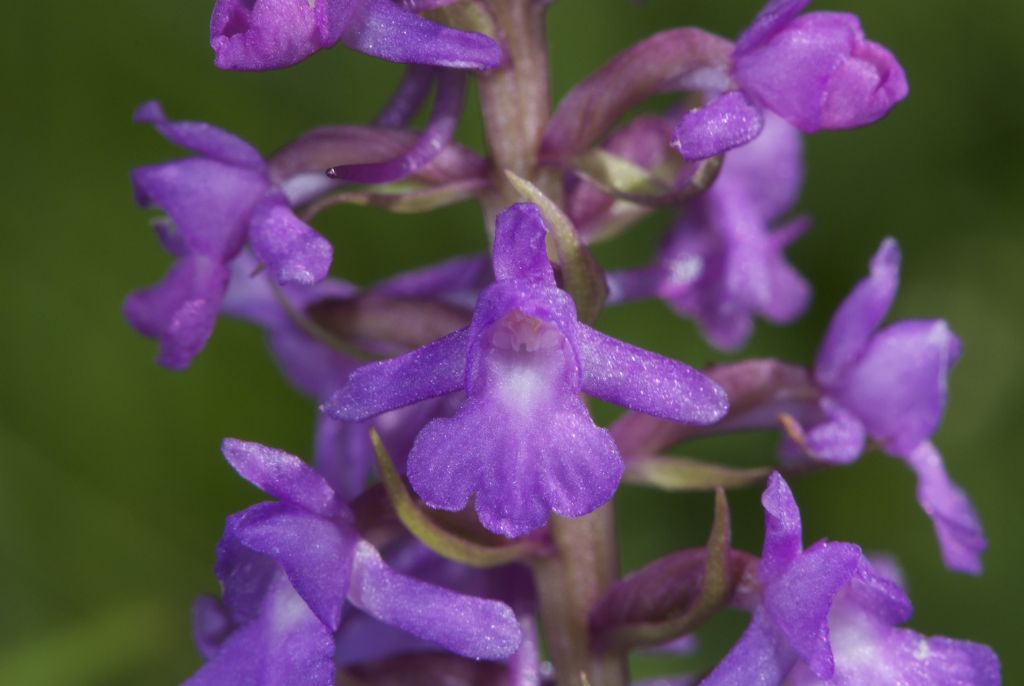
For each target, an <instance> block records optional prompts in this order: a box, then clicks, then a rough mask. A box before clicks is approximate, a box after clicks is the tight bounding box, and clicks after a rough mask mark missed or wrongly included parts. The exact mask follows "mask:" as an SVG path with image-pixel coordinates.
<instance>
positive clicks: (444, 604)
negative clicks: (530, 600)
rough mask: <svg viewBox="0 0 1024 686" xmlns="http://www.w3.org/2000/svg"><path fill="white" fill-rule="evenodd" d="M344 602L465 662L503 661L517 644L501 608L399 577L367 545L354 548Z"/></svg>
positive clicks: (508, 614)
mask: <svg viewBox="0 0 1024 686" xmlns="http://www.w3.org/2000/svg"><path fill="white" fill-rule="evenodd" d="M348 597H349V600H350V601H351V602H352V604H353V605H355V606H356V607H358V608H360V609H362V610H363V611H365V612H366V613H368V614H370V615H371V616H373V617H376V618H377V619H379V620H380V621H382V622H386V623H388V624H391V625H394V626H397V627H399V628H400V629H403V630H404V631H407V632H409V633H410V634H413V635H414V636H417V637H419V638H422V639H425V640H428V641H433V642H435V643H437V644H439V645H441V646H442V647H444V648H446V649H448V650H451V651H452V652H455V653H458V654H459V655H464V656H466V657H471V658H475V659H485V660H497V659H503V658H506V657H508V656H510V655H512V654H513V653H515V651H516V649H517V648H518V647H519V643H520V641H521V640H522V634H521V632H520V629H519V624H518V622H517V621H516V617H515V614H513V612H512V610H511V608H509V607H508V605H506V604H505V603H501V602H498V601H495V600H485V599H483V598H476V597H473V596H467V595H462V594H461V593H455V592H454V591H449V590H447V589H444V588H441V587H440V586H434V585H433V584H429V583H426V582H423V581H419V580H417V579H412V578H410V577H407V576H404V575H402V574H399V573H398V572H396V571H394V570H393V569H391V568H390V567H388V566H387V565H386V564H385V563H384V561H383V560H382V559H381V557H380V554H379V553H378V552H377V550H376V549H375V548H374V547H373V546H372V545H370V544H369V543H367V542H366V541H362V542H360V543H359V544H358V545H357V546H356V553H355V564H354V565H353V569H352V584H351V586H350V587H349V594H348Z"/></svg>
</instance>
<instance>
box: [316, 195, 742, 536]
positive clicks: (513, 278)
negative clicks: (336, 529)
mask: <svg viewBox="0 0 1024 686" xmlns="http://www.w3.org/2000/svg"><path fill="white" fill-rule="evenodd" d="M546 233H547V227H546V226H545V225H544V222H543V220H542V219H541V216H540V212H539V210H538V209H537V208H536V207H535V206H533V205H529V204H520V205H514V206H513V207H511V208H509V209H507V210H505V211H504V212H503V213H501V215H499V217H498V221H497V230H496V234H495V245H494V256H493V266H494V274H495V277H496V278H497V281H496V283H494V284H493V285H491V286H490V287H489V288H487V290H485V291H484V292H483V293H482V294H481V296H480V299H479V300H478V302H477V306H476V311H475V313H474V315H473V320H472V323H471V325H470V326H469V327H468V328H465V329H460V330H459V331H456V332H455V333H453V334H451V335H449V336H446V337H445V338H442V339H440V340H438V341H435V342H434V343H431V344H430V345H427V346H425V347H423V348H421V349H419V350H416V351H413V352H411V353H408V354H406V355H402V356H399V357H396V358H393V359H391V360H386V361H383V362H377V363H374V364H370V365H366V366H365V367H362V368H360V369H358V370H356V372H355V373H353V375H352V376H351V377H350V378H349V380H348V382H347V383H346V385H345V386H344V387H343V388H341V389H340V390H339V391H338V392H337V393H336V394H335V395H334V397H332V398H331V400H330V402H328V403H327V404H326V405H325V406H324V410H325V411H326V412H329V413H330V414H331V415H333V416H334V417H337V418H339V419H342V420H347V421H359V420H362V419H365V418H368V417H371V416H373V415H376V414H379V413H381V412H385V411H387V410H391V409H394V408H396V407H402V406H405V405H409V404H412V403H415V402H418V401H420V400H423V399H424V398H430V397H437V396H440V395H444V394H448V393H453V392H455V391H459V390H464V391H465V393H466V401H465V403H463V405H462V406H461V408H460V409H459V411H458V413H457V414H456V415H455V417H453V418H450V419H444V418H443V419H435V420H434V421H432V422H431V423H430V424H428V425H427V427H426V428H425V429H424V430H423V431H421V432H420V434H419V435H418V436H417V438H416V442H415V443H414V445H413V448H412V451H411V453H410V454H409V462H408V475H409V479H410V482H411V483H412V486H413V488H414V489H415V491H416V492H417V493H418V494H419V496H420V497H421V498H422V499H423V500H424V502H425V503H426V504H427V505H429V506H430V507H434V508H438V509H443V510H453V511H454V510H461V509H463V508H464V507H466V505H467V503H468V502H469V499H470V497H471V496H473V495H474V494H476V511H477V514H478V515H479V517H480V521H481V522H482V523H483V525H484V526H485V527H487V528H488V529H490V530H491V531H494V532H496V533H499V534H502V535H504V536H508V537H513V536H516V535H519V534H522V533H525V532H527V531H530V530H532V529H535V528H537V527H539V526H541V525H542V524H544V523H545V522H546V521H547V518H548V516H549V514H550V513H551V512H555V513H556V514H559V515H562V516H566V517H578V516H581V515H584V514H586V513H588V512H591V511H592V510H594V509H596V508H597V507H599V506H600V505H602V504H603V503H605V502H607V501H608V499H609V498H611V496H612V494H613V493H614V492H615V489H616V487H617V486H618V483H619V479H620V477H621V475H622V469H623V465H622V458H621V457H620V455H619V452H618V449H617V448H616V447H615V444H614V442H613V441H612V439H611V436H610V435H609V434H608V432H607V431H605V430H604V429H601V428H598V427H597V426H595V425H594V423H593V421H592V420H591V418H590V415H589V413H588V412H587V409H586V406H585V405H584V404H583V402H582V400H580V398H579V393H580V392H581V391H583V392H586V393H589V394H590V395H593V396H595V397H598V398H601V399H604V400H608V401H610V402H614V403H617V404H619V405H623V406H625V407H629V408H631V409H634V410H637V411H640V412H645V413H648V414H653V415H656V416H659V417H664V418H666V419H671V420H674V421H679V422H687V423H697V424H707V423H711V422H714V421H716V420H717V419H719V418H720V417H721V416H722V415H723V414H724V412H725V410H726V402H727V401H726V398H725V395H724V393H723V391H722V390H721V389H720V388H719V387H718V386H717V385H715V384H714V383H713V382H711V381H710V380H709V379H707V378H706V377H705V376H703V375H702V374H700V373H699V372H697V371H696V370H694V369H692V368H691V367H688V366H686V365H684V364H682V363H680V362H676V361H673V360H669V359H666V358H664V357H661V356H660V355H656V354H654V353H650V352H647V351H644V350H641V349H639V348H635V347H633V346H631V345H628V344H626V343H623V342H620V341H617V340H615V339H612V338H609V337H607V336H605V335H603V334H601V333H599V332H597V331H595V330H594V329H591V328H590V327H588V326H586V325H584V324H582V323H580V322H579V321H577V319H576V312H575V307H574V306H573V302H572V300H571V298H570V297H569V295H568V294H567V293H566V292H565V291H562V290H560V289H558V288H557V286H556V285H555V278H554V272H553V270H552V267H551V263H550V262H549V261H548V257H547V252H546V247H545V235H546Z"/></svg>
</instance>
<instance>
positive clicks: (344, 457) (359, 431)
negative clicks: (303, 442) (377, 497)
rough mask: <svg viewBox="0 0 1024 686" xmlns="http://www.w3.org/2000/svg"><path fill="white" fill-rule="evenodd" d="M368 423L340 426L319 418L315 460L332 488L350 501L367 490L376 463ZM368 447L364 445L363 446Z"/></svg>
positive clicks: (315, 435)
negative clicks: (374, 462)
mask: <svg viewBox="0 0 1024 686" xmlns="http://www.w3.org/2000/svg"><path fill="white" fill-rule="evenodd" d="M369 430H370V425H369V423H367V422H358V423H353V422H339V421H338V420H336V419H332V418H330V417H328V416H327V415H325V414H320V415H318V416H317V418H316V429H315V432H314V434H313V460H314V463H315V464H316V469H317V471H318V472H319V473H321V474H323V476H324V478H325V479H326V480H327V482H328V483H329V484H330V485H331V488H332V489H334V491H335V492H336V493H337V494H338V495H340V496H341V497H342V498H344V499H346V500H348V501H351V500H353V499H354V498H355V497H356V496H358V495H359V494H360V493H362V492H363V491H364V490H365V489H366V483H367V481H368V479H369V476H370V470H371V465H372V462H373V452H372V447H371V446H370V445H369V443H370V437H369ZM364 444H365V445H364Z"/></svg>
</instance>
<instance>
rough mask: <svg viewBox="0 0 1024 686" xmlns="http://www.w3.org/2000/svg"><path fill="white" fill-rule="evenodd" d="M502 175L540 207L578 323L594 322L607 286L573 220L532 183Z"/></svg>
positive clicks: (516, 176) (522, 194)
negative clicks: (572, 301) (575, 310)
mask: <svg viewBox="0 0 1024 686" xmlns="http://www.w3.org/2000/svg"><path fill="white" fill-rule="evenodd" d="M505 175H506V176H507V177H508V180H509V183H511V184H512V186H513V187H514V188H515V189H516V191H517V192H518V193H519V194H520V195H521V196H523V198H524V199H525V200H527V201H528V202H532V203H533V204H534V205H536V206H537V207H538V208H540V212H541V215H543V217H544V222H545V223H546V224H547V225H548V229H549V230H550V233H549V238H550V240H551V245H552V246H553V247H554V252H555V256H556V257H557V260H558V265H559V267H561V270H562V280H563V283H564V286H565V290H566V291H567V292H568V293H569V295H571V296H572V299H573V300H574V301H575V303H576V309H577V311H578V313H579V318H580V320H581V321H583V322H586V323H591V322H593V321H594V320H595V319H597V315H598V313H599V312H600V311H601V306H602V305H604V301H605V299H606V298H607V297H608V284H607V283H606V282H605V279H604V272H603V271H602V270H601V267H600V266H598V264H597V262H595V261H594V257H593V255H591V254H590V249H589V248H588V247H587V245H586V243H584V242H583V239H582V238H580V235H579V234H578V233H577V232H576V227H575V226H573V224H572V220H570V219H569V217H567V216H566V215H565V213H564V212H563V211H562V209H561V208H560V207H559V206H558V205H557V204H555V202H554V201H552V200H551V199H550V198H549V197H548V196H546V195H544V193H543V192H542V191H541V190H540V189H539V188H537V186H535V185H534V184H533V183H531V182H530V181H527V180H526V179H524V178H522V177H521V176H518V175H517V174H515V173H514V172H511V171H507V170H506V172H505Z"/></svg>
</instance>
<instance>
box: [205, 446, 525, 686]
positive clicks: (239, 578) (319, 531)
mask: <svg viewBox="0 0 1024 686" xmlns="http://www.w3.org/2000/svg"><path fill="white" fill-rule="evenodd" d="M223 452H224V455H225V457H226V458H227V460H228V462H229V463H230V464H231V466H232V467H234V468H235V470H236V471H238V473H239V474H241V475H242V477H243V478H245V479H246V480H247V481H249V482H250V483H252V484H254V485H255V486H257V487H259V488H260V489H261V490H263V491H264V492H266V493H268V494H270V495H272V496H274V497H275V498H276V499H277V501H276V502H266V503H261V504H259V505H254V506H253V507H250V508H249V509H247V510H244V511H242V512H240V513H238V514H236V515H233V516H232V517H230V518H228V522H227V526H226V528H225V533H224V537H223V539H222V540H221V542H220V545H219V546H218V552H217V557H218V560H217V576H218V578H219V579H220V581H221V583H222V585H223V588H224V602H223V607H222V608H219V607H218V606H217V605H216V604H215V603H213V602H211V601H209V600H203V601H202V602H201V603H200V604H199V605H198V607H197V611H196V620H197V621H196V633H197V639H198V643H199V645H200V647H201V650H202V652H203V653H204V655H205V656H206V657H207V660H208V662H207V664H206V665H205V666H203V667H202V668H201V669H200V670H199V671H198V672H197V673H196V674H195V675H193V676H192V677H191V678H190V679H189V680H188V681H186V682H185V683H186V685H187V686H214V685H216V686H223V684H242V683H244V684H267V685H268V686H269V685H271V684H291V683H303V684H310V686H329V685H332V684H333V683H334V655H335V641H334V637H333V636H334V633H335V632H336V631H337V630H338V628H339V625H340V623H341V619H342V614H343V608H344V606H345V603H346V600H347V601H348V602H350V603H352V604H353V605H355V606H356V607H358V608H359V609H361V610H362V611H364V612H366V613H367V614H369V615H370V616H372V617H374V618H376V619H378V620H380V621H382V622H384V623H387V624H391V625H393V626H396V627H398V628H400V629H402V630H403V631H406V632H408V633H411V634H413V635H414V636H417V637H419V638H422V639H425V640H428V641H432V642H434V643H437V644H439V645H441V646H442V647H444V648H445V649H447V650H451V651H453V652H455V653H458V654H459V655H463V656H467V657H471V658H474V659H504V658H507V657H509V656H510V655H512V654H513V653H515V651H516V650H517V648H518V647H519V643H520V640H521V632H520V628H519V624H518V621H517V620H516V617H515V615H514V614H513V612H512V610H511V609H510V608H509V607H508V606H507V605H505V604H504V603H501V602H498V601H494V600H485V599H482V598H476V597H472V596H467V595H463V594H460V593H455V592H454V591H450V590H447V589H444V588H441V587H439V586H435V585H433V584H430V583H426V582H423V581H419V580H417V579H413V578H410V577H407V576H404V575H402V574H400V573H398V572H396V571H394V570H393V569H391V567H389V566H388V565H387V564H386V563H385V562H384V561H383V560H382V559H381V556H380V553H378V552H377V550H376V548H374V547H373V546H372V545H371V544H370V543H368V542H367V541H365V540H363V539H361V538H360V537H359V534H358V533H357V532H356V530H355V528H354V525H353V518H352V513H351V512H350V511H349V509H348V506H347V505H345V503H344V502H343V501H342V500H341V499H340V498H339V497H338V496H337V494H336V493H335V492H334V490H333V489H332V488H331V487H330V486H329V485H328V483H327V482H326V481H325V480H324V479H323V477H321V476H320V475H319V474H317V473H316V472H315V471H313V469H311V468H310V467H308V466H307V465H306V464H305V463H304V462H303V461H302V460H300V459H299V458H297V457H295V456H293V455H289V454H288V453H285V452H282V451H279V450H274V449H272V448H267V447H265V446H262V445H259V444H256V443H247V442H243V441H238V440H234V439H228V440H225V441H224V445H223ZM218 610H221V611H218Z"/></svg>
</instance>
